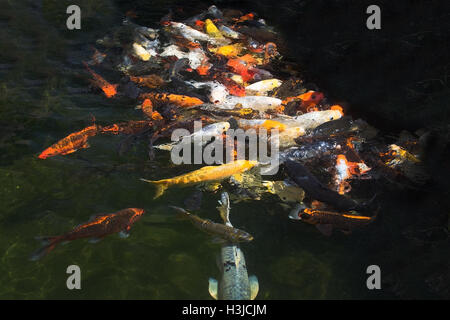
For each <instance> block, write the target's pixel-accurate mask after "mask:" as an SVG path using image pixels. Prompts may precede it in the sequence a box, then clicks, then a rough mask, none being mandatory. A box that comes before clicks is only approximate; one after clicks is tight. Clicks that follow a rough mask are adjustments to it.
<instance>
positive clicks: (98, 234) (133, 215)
mask: <svg viewBox="0 0 450 320" xmlns="http://www.w3.org/2000/svg"><path fill="white" fill-rule="evenodd" d="M144 212H145V211H144V209H138V208H127V209H123V210H120V211H117V212H115V213H109V214H99V215H96V216H93V217H92V218H91V219H90V220H89V221H88V222H86V223H83V224H80V225H79V226H77V227H75V228H74V229H73V230H72V231H70V232H68V233H66V234H63V235H60V236H54V237H43V238H40V240H43V241H44V242H45V245H44V246H43V247H42V248H40V249H39V250H37V251H36V252H34V253H33V254H32V255H31V257H30V259H31V260H33V261H35V260H39V259H41V258H42V257H44V256H45V255H47V254H48V253H49V252H50V251H52V250H53V249H54V248H55V247H56V245H57V244H58V243H61V242H66V241H72V240H77V239H83V238H91V239H93V240H94V239H95V240H97V241H98V240H101V239H102V238H104V237H105V236H107V235H110V234H113V233H117V232H120V233H121V236H123V237H127V236H128V235H129V231H130V229H131V226H132V225H133V224H134V223H135V222H136V221H138V220H139V219H140V218H141V217H142V215H143V214H144Z"/></svg>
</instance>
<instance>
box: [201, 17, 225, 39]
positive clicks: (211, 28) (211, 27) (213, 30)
mask: <svg viewBox="0 0 450 320" xmlns="http://www.w3.org/2000/svg"><path fill="white" fill-rule="evenodd" d="M205 31H206V33H207V34H208V35H209V36H210V37H213V38H216V39H223V35H222V33H221V32H220V30H219V29H217V27H216V25H215V24H214V23H213V22H212V21H211V19H206V20H205Z"/></svg>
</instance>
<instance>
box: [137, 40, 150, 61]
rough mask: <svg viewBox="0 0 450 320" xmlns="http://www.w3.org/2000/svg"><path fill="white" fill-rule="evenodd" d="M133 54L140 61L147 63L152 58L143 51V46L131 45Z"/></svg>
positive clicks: (148, 53)
mask: <svg viewBox="0 0 450 320" xmlns="http://www.w3.org/2000/svg"><path fill="white" fill-rule="evenodd" d="M133 54H134V55H135V56H136V57H138V58H139V59H141V60H142V61H148V60H150V57H151V56H152V55H151V53H150V52H148V51H147V50H145V48H144V47H143V46H141V45H140V44H137V43H133Z"/></svg>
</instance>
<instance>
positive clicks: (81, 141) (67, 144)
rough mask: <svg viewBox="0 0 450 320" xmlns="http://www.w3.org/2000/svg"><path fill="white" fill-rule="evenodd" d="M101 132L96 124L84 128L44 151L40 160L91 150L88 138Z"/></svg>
mask: <svg viewBox="0 0 450 320" xmlns="http://www.w3.org/2000/svg"><path fill="white" fill-rule="evenodd" d="M99 130H100V127H99V126H97V125H95V124H94V125H92V126H89V127H86V128H84V129H83V130H80V131H77V132H74V133H71V134H70V135H68V136H67V137H65V138H63V139H61V140H59V141H58V142H56V143H55V144H53V145H51V146H50V147H48V148H47V149H45V150H44V151H42V153H41V154H40V155H39V159H47V158H48V157H54V156H56V155H59V154H60V155H66V154H70V153H73V152H75V151H77V150H79V149H83V148H89V144H88V142H87V140H88V138H89V137H92V136H95V135H96V134H97V133H98V132H99Z"/></svg>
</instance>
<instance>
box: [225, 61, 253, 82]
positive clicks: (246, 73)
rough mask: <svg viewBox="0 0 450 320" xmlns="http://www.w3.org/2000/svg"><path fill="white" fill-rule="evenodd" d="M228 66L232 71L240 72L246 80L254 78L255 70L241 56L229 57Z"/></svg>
mask: <svg viewBox="0 0 450 320" xmlns="http://www.w3.org/2000/svg"><path fill="white" fill-rule="evenodd" d="M227 66H228V67H229V68H230V69H231V71H232V72H234V73H236V74H239V75H240V76H241V77H242V80H243V81H244V82H247V81H249V80H252V79H253V77H254V76H255V72H254V71H252V70H251V69H250V68H251V67H250V66H249V65H248V64H247V63H246V62H245V61H244V60H242V59H241V58H236V59H229V60H228V62H227Z"/></svg>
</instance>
